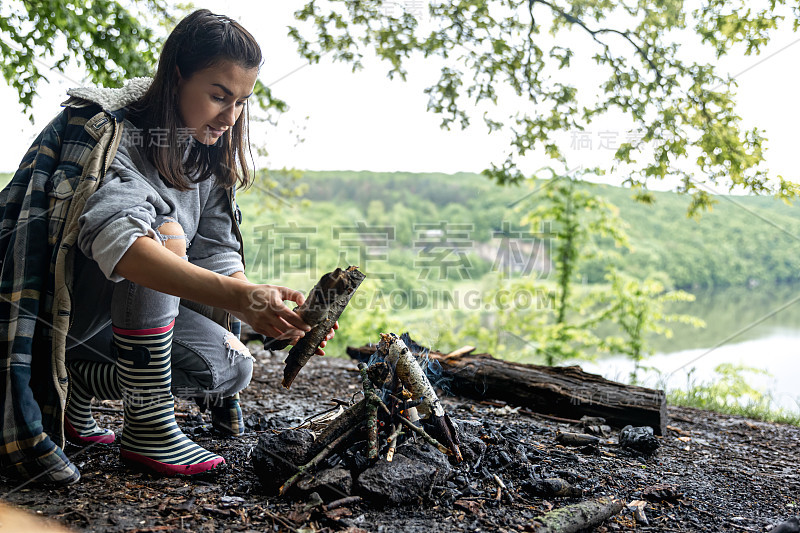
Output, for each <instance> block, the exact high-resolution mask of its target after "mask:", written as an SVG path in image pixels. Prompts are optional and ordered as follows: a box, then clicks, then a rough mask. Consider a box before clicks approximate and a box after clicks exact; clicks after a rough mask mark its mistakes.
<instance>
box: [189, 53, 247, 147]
mask: <svg viewBox="0 0 800 533" xmlns="http://www.w3.org/2000/svg"><path fill="white" fill-rule="evenodd" d="M257 76H258V69H256V68H252V69H245V68H242V67H241V66H240V65H238V64H236V63H234V62H232V61H223V62H221V63H219V64H217V65H214V66H211V67H209V68H206V69H203V70H198V71H197V72H195V73H194V74H193V75H192V76H191V77H190V78H188V79H186V78H183V77H181V75H180V72H178V111H179V112H180V115H181V120H183V125H184V127H185V128H187V133H190V134H191V135H192V137H194V138H195V139H197V140H198V141H200V142H201V143H203V144H214V143H215V142H217V140H218V139H219V138H220V137H222V134H223V133H225V132H226V131H227V130H228V129H229V128H232V127H233V125H234V124H235V123H236V120H237V119H238V118H239V115H241V113H242V110H244V105H245V102H246V101H247V99H248V98H249V97H250V96H251V95H252V94H253V87H255V84H256V77H257Z"/></svg>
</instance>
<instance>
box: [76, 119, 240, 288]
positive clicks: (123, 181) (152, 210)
mask: <svg viewBox="0 0 800 533" xmlns="http://www.w3.org/2000/svg"><path fill="white" fill-rule="evenodd" d="M138 131H139V130H137V129H136V127H135V126H134V125H133V124H132V123H130V122H129V121H127V120H126V121H125V124H124V128H123V136H122V138H121V141H120V146H119V150H118V151H117V154H116V157H115V158H114V160H113V162H112V163H111V166H110V168H109V170H108V172H107V173H106V175H105V178H104V179H103V183H102V185H101V186H100V188H99V189H98V190H97V191H96V192H95V193H94V194H92V195H91V196H90V197H89V199H88V201H87V202H86V207H85V209H84V211H83V214H82V215H81V217H80V219H79V224H80V232H79V234H78V246H79V247H80V249H81V251H82V252H83V253H84V254H85V255H86V256H87V257H88V258H90V259H93V260H94V261H96V262H97V264H98V265H99V267H100V270H101V271H102V272H103V274H104V275H105V276H106V277H107V278H108V279H109V280H111V281H114V282H119V281H122V280H123V278H122V277H121V276H119V275H117V274H114V273H113V272H114V268H115V267H116V266H117V263H118V262H119V260H120V259H121V258H122V256H123V255H124V254H125V252H126V251H127V250H128V248H130V246H131V245H132V244H133V242H134V241H135V240H136V239H138V238H139V237H142V236H150V237H152V238H154V239H156V240H159V239H158V237H157V235H156V231H155V230H156V229H157V228H158V227H159V226H161V224H163V223H165V222H168V221H170V220H174V221H176V222H178V223H179V224H180V225H181V226H182V227H183V231H184V233H185V234H186V242H187V254H188V258H189V261H190V262H191V263H193V264H195V265H198V266H200V267H203V268H205V269H208V270H211V271H213V272H216V273H218V274H222V275H223V276H229V275H231V274H233V273H235V272H239V271H244V267H243V266H242V260H241V257H240V255H239V241H238V240H237V238H236V236H235V233H234V228H233V221H232V220H231V216H230V214H229V213H228V211H229V208H228V206H227V202H228V197H227V194H226V192H225V189H224V188H223V187H222V185H220V184H218V183H217V181H216V179H215V178H211V179H208V180H205V181H202V182H200V183H196V184H194V185H193V188H192V189H190V190H188V191H178V190H177V189H174V188H172V187H169V186H167V185H166V184H165V182H164V181H163V180H162V179H161V178H160V176H159V174H158V171H157V170H156V169H155V167H154V166H153V165H152V164H151V163H150V162H149V161H148V160H147V159H146V157H145V155H144V148H145V147H144V141H143V138H144V137H143V136H142V135H137V134H136V133H137V132H138ZM191 142H196V141H194V139H191ZM190 146H191V145H190ZM190 146H189V147H187V153H188V150H189V148H190Z"/></svg>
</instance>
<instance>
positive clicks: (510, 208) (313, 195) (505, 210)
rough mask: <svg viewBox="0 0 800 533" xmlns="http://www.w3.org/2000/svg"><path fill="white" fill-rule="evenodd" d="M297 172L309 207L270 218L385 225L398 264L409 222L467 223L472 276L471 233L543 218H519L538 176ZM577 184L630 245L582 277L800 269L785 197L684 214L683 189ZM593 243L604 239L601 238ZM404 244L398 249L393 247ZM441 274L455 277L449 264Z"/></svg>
mask: <svg viewBox="0 0 800 533" xmlns="http://www.w3.org/2000/svg"><path fill="white" fill-rule="evenodd" d="M304 181H305V183H307V185H308V190H307V192H306V193H305V195H304V198H305V199H306V200H309V201H310V207H309V206H305V207H303V206H302V204H301V202H299V201H296V200H293V201H292V203H291V205H294V206H296V207H285V208H283V209H281V210H280V211H279V212H276V213H270V214H269V215H268V218H269V219H270V220H272V221H276V222H277V221H284V220H288V219H294V218H296V217H298V216H299V217H300V218H302V219H303V220H304V221H305V223H306V224H307V225H310V226H316V227H318V233H317V234H316V240H317V241H318V242H319V243H322V242H324V241H325V240H326V239H325V238H324V236H327V237H328V238H330V237H331V232H330V230H329V226H331V225H343V226H347V225H348V224H349V225H354V224H355V223H356V222H358V221H362V222H364V223H365V224H366V225H367V226H368V227H375V226H389V227H392V228H394V231H395V234H394V239H393V240H392V242H391V243H390V244H391V246H390V248H391V249H392V250H393V251H390V254H389V256H390V257H391V258H392V260H396V261H398V266H400V265H405V266H409V265H410V261H413V253H412V254H411V255H409V253H408V252H409V251H410V250H413V248H414V239H415V238H419V231H417V232H416V235H415V231H414V226H415V225H417V229H418V230H419V229H420V228H422V227H423V226H420V225H422V224H437V223H441V222H446V223H449V224H454V225H455V224H457V225H462V224H466V225H468V226H467V227H465V228H466V229H464V228H462V227H461V226H459V228H457V229H462V230H463V231H462V232H461V236H462V237H464V238H465V239H464V243H463V244H464V246H462V248H463V249H462V250H460V251H463V252H464V254H467V255H469V254H473V257H470V262H469V263H470V267H469V268H470V269H471V270H470V276H471V277H474V276H478V277H480V275H481V274H482V273H484V272H486V271H487V270H488V269H490V268H491V263H492V262H493V261H491V258H489V257H487V258H486V259H487V260H488V262H489V264H488V265H487V264H481V259H480V258H478V257H477V256H474V252H475V250H477V249H479V248H480V243H488V242H489V241H490V240H491V238H492V236H493V235H495V234H498V232H500V233H502V232H503V230H505V231H506V233H507V232H508V231H509V230H515V229H516V230H523V233H524V234H529V233H530V232H533V233H534V234H537V235H539V234H540V233H541V230H542V228H533V229H530V228H523V227H522V226H521V225H520V220H521V218H522V216H523V215H524V213H525V212H526V211H527V210H530V209H532V208H533V207H534V206H535V205H536V203H537V198H538V195H539V193H537V192H536V191H537V190H539V191H541V190H542V189H543V188H545V187H546V186H547V184H546V182H536V183H530V184H523V185H521V186H509V187H499V186H497V185H495V184H493V183H491V182H489V181H488V180H487V179H486V178H484V177H482V176H480V175H476V174H465V173H464V174H455V175H444V174H409V173H399V172H398V173H373V172H347V171H341V172H306V173H305V175H304ZM581 187H585V188H587V189H591V192H592V194H598V195H601V196H603V197H605V198H606V199H607V200H608V201H609V202H610V203H611V204H613V205H615V206H617V207H618V208H619V215H620V217H621V219H622V220H623V221H624V222H625V223H626V231H627V233H628V235H629V236H630V244H631V247H630V249H629V250H624V249H622V250H619V252H620V254H619V256H616V257H611V258H609V257H606V258H604V259H597V260H594V261H593V262H592V263H590V264H587V265H585V267H584V268H583V280H584V281H588V282H590V283H591V282H600V281H602V279H603V268H602V266H603V262H608V261H613V262H615V263H616V264H617V265H618V266H619V267H621V268H622V269H624V270H625V271H628V272H630V273H632V274H635V275H637V276H639V277H645V276H647V275H649V274H653V273H655V272H663V273H664V274H666V276H668V279H669V280H670V281H671V283H672V284H673V285H674V286H675V287H677V288H685V289H696V288H705V287H725V286H743V285H754V284H758V283H765V284H774V283H788V282H794V281H797V280H798V279H800V269H798V268H796V266H797V258H796V256H797V254H796V249H797V246H798V239H797V236H798V235H800V217H799V216H798V215H797V212H796V210H795V209H794V208H793V207H792V206H788V205H786V204H785V203H783V202H781V201H779V200H776V199H773V198H770V197H752V196H724V197H717V203H716V205H715V206H714V207H713V209H712V211H710V212H706V213H704V214H703V215H702V217H700V218H699V219H697V220H695V219H691V218H688V217H687V215H686V209H687V206H688V203H689V200H688V198H686V197H684V196H681V195H678V194H675V193H667V192H655V193H653V195H654V197H655V199H656V201H655V203H654V204H652V205H647V204H642V203H639V202H636V201H634V200H633V199H632V194H631V191H630V190H628V189H624V188H619V187H611V186H606V185H596V184H588V183H585V184H582V185H581ZM251 197H252V194H251V193H246V194H244V195H242V201H243V204H244V205H245V206H247V209H246V215H247V227H252V226H253V225H257V224H258V223H257V222H256V220H259V222H260V221H262V219H261V218H259V217H260V215H257V214H255V213H251V211H253V207H254V206H253V205H252V204H251ZM323 228H324V231H323ZM544 229H545V230H546V228H544ZM545 233H546V232H545ZM467 241H469V246H467ZM597 244H598V245H599V246H600V247H605V248H613V245H611V244H610V243H609V242H605V241H603V240H602V239H598V241H597ZM404 248H406V249H407V250H406V252H407V253H405V254H404V253H401V252H400V250H401V249H404ZM417 248H419V246H418V247H417ZM484 255H485V254H484ZM448 274H449V275H450V276H451V277H454V279H461V277H460V273H458V272H455V271H454V272H452V273H448Z"/></svg>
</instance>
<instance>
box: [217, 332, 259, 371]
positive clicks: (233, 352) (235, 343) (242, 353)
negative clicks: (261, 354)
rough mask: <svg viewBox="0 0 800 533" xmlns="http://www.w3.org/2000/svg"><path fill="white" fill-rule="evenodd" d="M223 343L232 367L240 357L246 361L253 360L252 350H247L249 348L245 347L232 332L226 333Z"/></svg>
mask: <svg viewBox="0 0 800 533" xmlns="http://www.w3.org/2000/svg"><path fill="white" fill-rule="evenodd" d="M222 343H223V344H224V345H225V351H226V353H227V355H228V359H229V360H230V362H231V364H232V365H233V364H236V360H237V358H239V357H243V358H245V359H252V358H253V355H252V354H251V353H250V350H248V349H247V346H245V345H244V343H243V342H242V341H240V340H239V339H238V338H237V337H236V335H234V334H233V333H231V332H230V331H226V332H225V335H224V338H223V340H222Z"/></svg>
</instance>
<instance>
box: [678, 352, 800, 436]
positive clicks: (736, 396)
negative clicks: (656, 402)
mask: <svg viewBox="0 0 800 533" xmlns="http://www.w3.org/2000/svg"><path fill="white" fill-rule="evenodd" d="M715 372H716V374H717V376H718V378H717V379H714V380H712V381H709V382H702V383H698V382H697V381H696V380H694V379H693V378H692V375H691V372H690V374H689V377H688V378H687V386H686V388H685V389H673V390H671V391H669V392H668V395H667V402H668V403H670V404H672V405H679V406H682V407H694V408H697V409H704V410H707V411H714V412H717V413H723V414H729V415H738V416H744V417H747V418H752V419H755V420H761V421H764V422H777V423H780V424H791V425H793V426H800V413H798V412H794V411H790V410H788V409H785V408H783V407H779V406H778V405H776V401H775V399H774V398H773V396H772V394H770V393H765V392H762V391H760V390H758V389H755V388H754V387H752V386H751V385H749V384H748V383H747V379H746V377H745V376H746V375H747V374H751V375H752V374H755V375H761V376H764V375H769V374H768V373H767V372H766V371H765V370H761V369H757V368H752V367H747V366H743V365H732V364H730V363H725V364H721V365H719V366H718V367H717V368H716V369H715ZM798 404H799V405H800V402H798Z"/></svg>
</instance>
